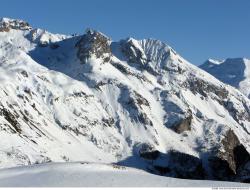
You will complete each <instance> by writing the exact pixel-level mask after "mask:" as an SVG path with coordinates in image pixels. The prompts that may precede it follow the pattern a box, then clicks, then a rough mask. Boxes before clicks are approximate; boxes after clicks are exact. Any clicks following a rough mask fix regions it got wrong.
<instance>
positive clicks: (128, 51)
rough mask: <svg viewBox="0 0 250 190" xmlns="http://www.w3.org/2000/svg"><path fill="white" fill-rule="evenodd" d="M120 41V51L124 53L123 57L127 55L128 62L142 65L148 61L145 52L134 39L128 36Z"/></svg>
mask: <svg viewBox="0 0 250 190" xmlns="http://www.w3.org/2000/svg"><path fill="white" fill-rule="evenodd" d="M120 43H121V51H122V52H123V53H124V55H125V57H127V59H128V62H130V63H139V64H142V65H144V64H146V63H147V62H148V60H147V57H146V55H145V53H144V52H143V50H142V49H141V47H140V45H139V44H138V42H137V41H136V40H134V39H132V38H129V39H127V40H122V41H121V42H120Z"/></svg>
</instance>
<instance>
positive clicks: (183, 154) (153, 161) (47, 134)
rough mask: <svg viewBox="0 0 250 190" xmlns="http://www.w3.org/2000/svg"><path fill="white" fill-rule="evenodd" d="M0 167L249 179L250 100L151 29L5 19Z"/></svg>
mask: <svg viewBox="0 0 250 190" xmlns="http://www.w3.org/2000/svg"><path fill="white" fill-rule="evenodd" d="M0 31H1V32H0V73H1V75H0V98H1V102H0V120H1V122H0V138H1V139H2V140H1V141H0V167H2V168H8V167H13V166H20V165H30V164H38V163H46V162H51V161H53V162H68V161H86V162H87V161H88V162H97V163H116V164H119V165H124V166H130V167H135V168H140V169H144V170H146V171H149V172H151V173H156V174H160V175H166V176H172V177H179V178H190V179H217V180H230V181H245V182H247V181H249V179H250V154H249V152H250V100H249V99H248V98H246V96H244V95H243V94H242V93H241V92H239V91H238V90H236V89H235V88H233V87H230V86H228V85H225V84H224V83H222V82H220V81H219V80H217V79H216V78H214V77H213V76H212V75H210V74H208V73H207V72H205V71H203V70H201V69H199V68H198V67H196V66H194V65H192V64H190V63H189V62H187V61H186V60H185V59H184V58H182V57H181V56H180V55H179V54H178V53H177V52H176V51H174V50H173V49H172V48H171V47H170V46H168V45H166V44H164V43H163V42H160V41H158V40H153V39H144V40H135V39H133V38H128V39H124V40H120V41H118V42H115V41H112V40H111V39H110V38H109V37H107V36H105V35H104V34H102V33H100V32H98V31H94V30H87V31H86V33H85V34H83V35H73V36H67V35H60V34H52V33H50V32H48V31H45V30H42V29H34V28H32V27H31V26H30V25H29V24H28V23H27V22H25V21H21V20H13V19H6V18H4V19H2V20H1V24H0Z"/></svg>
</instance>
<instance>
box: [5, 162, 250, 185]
mask: <svg viewBox="0 0 250 190" xmlns="http://www.w3.org/2000/svg"><path fill="white" fill-rule="evenodd" d="M0 186H1V187H248V186H249V185H248V184H244V183H232V182H220V181H206V180H204V181H202V182H201V181H200V180H185V179H176V178H170V177H162V176H157V175H152V174H149V173H148V172H145V171H142V170H138V169H133V168H128V167H122V166H117V165H108V164H106V165H105V164H95V163H87V162H82V163H65V164H58V163H54V164H42V165H34V166H26V167H17V168H11V169H4V170H0Z"/></svg>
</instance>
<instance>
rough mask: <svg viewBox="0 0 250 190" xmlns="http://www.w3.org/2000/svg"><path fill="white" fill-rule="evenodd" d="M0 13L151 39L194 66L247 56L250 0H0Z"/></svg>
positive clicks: (59, 28)
mask: <svg viewBox="0 0 250 190" xmlns="http://www.w3.org/2000/svg"><path fill="white" fill-rule="evenodd" d="M0 17H10V18H20V19H24V20H26V21H28V22H29V23H30V24H31V25H32V26H33V27H40V28H44V29H47V30H49V31H51V32H55V33H65V34H72V33H83V32H84V30H85V29H86V28H88V27H90V28H94V29H97V30H100V31H101V32H103V33H105V34H106V35H108V36H110V37H111V38H112V39H113V40H119V39H122V38H126V37H128V36H132V37H134V38H137V39H142V38H149V37H150V38H155V39H159V40H161V41H164V42H166V43H167V44H169V45H170V46H172V47H173V48H174V49H175V50H176V51H177V52H179V53H180V54H181V55H182V56H183V57H184V58H186V59H187V60H189V61H191V62H192V63H194V64H197V65H198V64H201V63H202V62H204V61H205V60H206V59H208V58H216V59H224V58H227V57H247V58H250V1H249V0H171V1H170V0H88V1H87V0H43V1H42V0H23V1H21V0H1V6H0Z"/></svg>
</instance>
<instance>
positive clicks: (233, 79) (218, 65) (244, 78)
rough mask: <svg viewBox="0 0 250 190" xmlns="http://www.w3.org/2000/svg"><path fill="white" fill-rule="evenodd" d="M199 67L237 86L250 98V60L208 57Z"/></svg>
mask: <svg viewBox="0 0 250 190" xmlns="http://www.w3.org/2000/svg"><path fill="white" fill-rule="evenodd" d="M200 68H201V69H203V70H205V71H207V72H208V73H210V74H212V75H213V76H215V77H216V78H218V79H219V80H221V81H222V82H224V83H226V84H229V85H231V86H234V87H236V88H238V89H239V90H240V91H241V92H242V93H243V94H245V95H246V96H247V97H248V98H250V60H248V59H246V58H230V59H226V60H223V61H216V60H212V59H209V60H207V61H206V62H205V63H204V64H202V65H200Z"/></svg>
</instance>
